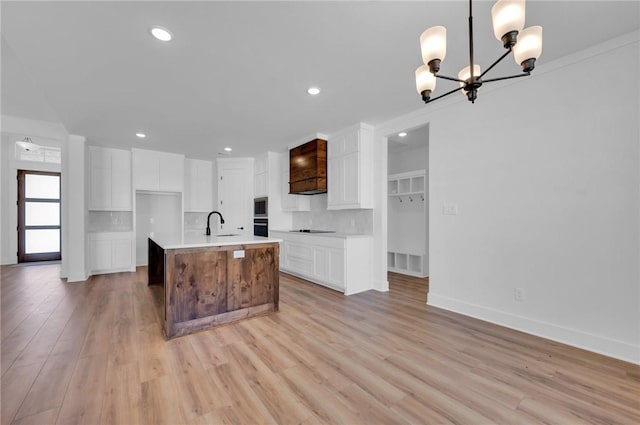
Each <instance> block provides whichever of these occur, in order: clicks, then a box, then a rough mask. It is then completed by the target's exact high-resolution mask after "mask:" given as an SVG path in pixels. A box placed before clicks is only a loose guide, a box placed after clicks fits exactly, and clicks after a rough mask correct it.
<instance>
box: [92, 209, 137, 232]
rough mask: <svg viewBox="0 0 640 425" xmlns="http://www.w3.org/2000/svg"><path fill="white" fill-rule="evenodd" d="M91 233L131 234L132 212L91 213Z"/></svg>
mask: <svg viewBox="0 0 640 425" xmlns="http://www.w3.org/2000/svg"><path fill="white" fill-rule="evenodd" d="M88 227H89V232H92V233H93V232H131V231H133V212H131V211H89V226H88Z"/></svg>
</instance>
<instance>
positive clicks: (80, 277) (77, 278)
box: [67, 273, 89, 282]
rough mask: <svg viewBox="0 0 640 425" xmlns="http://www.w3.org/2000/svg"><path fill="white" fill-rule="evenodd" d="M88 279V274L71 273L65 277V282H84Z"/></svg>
mask: <svg viewBox="0 0 640 425" xmlns="http://www.w3.org/2000/svg"><path fill="white" fill-rule="evenodd" d="M87 279H89V275H86V274H82V273H73V274H70V275H69V276H68V277H67V282H84V281H85V280H87Z"/></svg>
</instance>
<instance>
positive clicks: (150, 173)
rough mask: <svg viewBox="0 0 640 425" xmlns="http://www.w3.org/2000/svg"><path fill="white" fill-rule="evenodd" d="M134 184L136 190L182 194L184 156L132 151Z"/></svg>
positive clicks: (141, 150)
mask: <svg viewBox="0 0 640 425" xmlns="http://www.w3.org/2000/svg"><path fill="white" fill-rule="evenodd" d="M132 152H133V184H134V188H135V189H136V190H149V191H154V192H182V191H183V188H184V155H179V154H175V153H168V152H157V151H148V150H143V149H132Z"/></svg>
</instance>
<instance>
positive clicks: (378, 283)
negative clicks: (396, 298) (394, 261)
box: [373, 279, 389, 292]
mask: <svg viewBox="0 0 640 425" xmlns="http://www.w3.org/2000/svg"><path fill="white" fill-rule="evenodd" d="M373 289H374V290H376V291H378V292H389V281H388V280H386V279H385V280H374V281H373Z"/></svg>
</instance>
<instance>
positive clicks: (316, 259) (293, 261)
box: [271, 231, 373, 295]
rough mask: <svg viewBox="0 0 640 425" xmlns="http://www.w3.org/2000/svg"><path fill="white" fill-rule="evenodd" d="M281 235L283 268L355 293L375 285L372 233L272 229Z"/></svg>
mask: <svg viewBox="0 0 640 425" xmlns="http://www.w3.org/2000/svg"><path fill="white" fill-rule="evenodd" d="M271 233H272V235H271V236H272V237H276V238H281V239H282V240H283V243H282V245H281V248H280V269H281V270H282V271H284V272H287V273H291V274H293V275H296V276H299V277H302V278H304V279H307V280H310V281H312V282H315V283H318V284H320V285H323V286H327V287H329V288H332V289H335V290H337V291H340V292H344V293H345V295H351V294H355V293H358V292H362V291H366V290H369V289H372V287H373V282H372V277H371V257H372V253H373V250H372V245H373V238H372V237H371V236H360V235H353V236H352V235H348V236H337V235H335V236H330V237H329V236H317V235H309V234H301V233H295V232H294V233H291V232H281V231H271Z"/></svg>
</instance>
